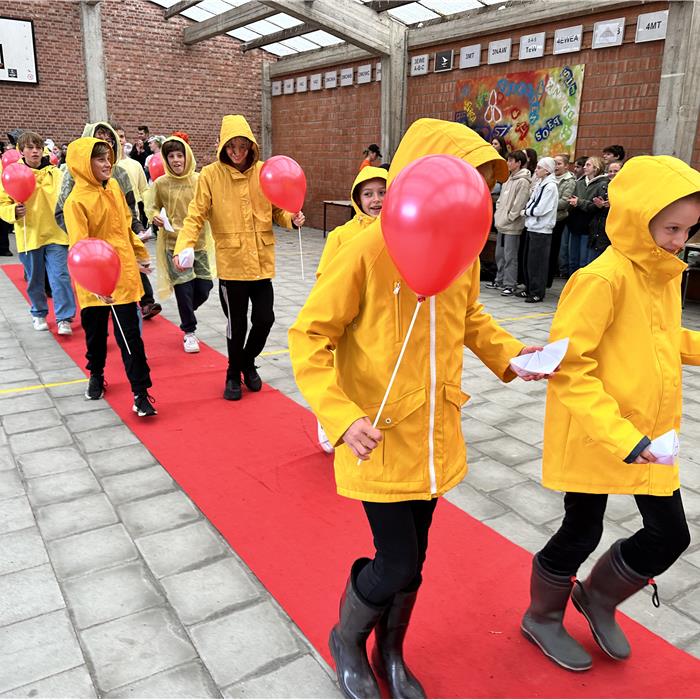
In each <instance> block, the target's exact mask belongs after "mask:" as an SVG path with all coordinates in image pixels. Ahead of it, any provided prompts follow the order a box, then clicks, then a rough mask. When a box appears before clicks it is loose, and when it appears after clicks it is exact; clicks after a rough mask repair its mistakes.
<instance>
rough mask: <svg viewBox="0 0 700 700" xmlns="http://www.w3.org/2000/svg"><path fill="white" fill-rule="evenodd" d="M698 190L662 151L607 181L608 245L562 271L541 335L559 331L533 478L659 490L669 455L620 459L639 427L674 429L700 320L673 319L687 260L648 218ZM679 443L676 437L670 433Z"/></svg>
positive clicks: (588, 488) (669, 477)
mask: <svg viewBox="0 0 700 700" xmlns="http://www.w3.org/2000/svg"><path fill="white" fill-rule="evenodd" d="M698 191H700V173H698V172H697V171H696V170H694V169H693V168H691V167H690V166H688V165H686V164H685V163H683V162H682V161H680V160H678V159H676V158H672V157H671V156H639V157H637V158H632V159H631V160H629V161H628V162H627V163H626V164H625V167H624V168H623V169H622V170H621V171H620V173H619V174H618V175H617V176H616V177H615V179H614V180H612V182H611V183H610V187H609V189H608V196H609V199H610V213H609V214H608V220H607V225H606V232H607V234H608V237H609V238H610V241H611V245H610V246H609V247H608V248H607V249H606V250H605V252H604V253H603V254H602V255H601V256H600V257H599V258H597V259H596V260H594V261H593V262H592V263H591V264H590V265H587V266H586V267H585V268H582V269H580V270H578V271H577V272H576V273H575V274H574V275H573V276H572V277H571V279H570V280H569V282H568V283H567V285H566V287H565V288H564V291H563V293H562V295H561V298H560V300H559V306H558V308H557V312H556V315H555V317H554V321H553V323H552V329H551V334H550V337H551V339H552V340H557V339H560V338H565V337H568V338H569V349H568V352H567V354H566V357H565V359H564V361H563V362H562V365H561V369H560V371H559V372H558V373H557V374H555V375H554V376H553V377H552V378H551V379H550V380H549V386H548V389H547V409H546V417H545V435H544V454H543V476H542V483H543V484H544V486H546V487H548V488H550V489H555V490H558V491H576V492H581V493H624V494H648V495H653V496H670V495H671V494H672V493H673V492H674V491H675V490H676V489H677V488H679V474H678V464H677V463H676V464H675V465H673V466H671V465H664V464H626V463H625V461H624V460H625V459H626V458H627V457H628V456H629V455H630V453H631V452H632V451H633V450H634V449H635V447H637V445H638V444H639V443H640V442H641V440H642V439H643V438H644V437H647V438H649V439H652V440H653V439H654V438H657V437H659V436H660V435H662V434H663V433H665V432H667V431H669V430H672V429H674V430H676V431H678V430H679V429H680V422H681V365H682V364H689V365H700V332H698V331H690V330H687V329H685V328H682V326H681V297H680V285H681V275H682V272H683V270H684V269H685V268H686V265H685V263H683V262H681V260H679V259H678V258H677V257H676V256H675V255H672V254H671V253H668V252H667V251H665V250H663V249H662V248H660V247H658V246H657V245H656V243H655V242H654V239H653V237H652V235H651V233H650V231H649V222H650V221H651V219H652V218H653V217H654V216H656V214H658V213H659V212H660V211H661V210H662V209H663V208H664V207H666V206H668V205H669V204H671V203H672V202H674V201H676V200H678V199H681V198H682V197H685V196H687V195H690V194H693V193H694V192H698ZM681 447H682V440H681Z"/></svg>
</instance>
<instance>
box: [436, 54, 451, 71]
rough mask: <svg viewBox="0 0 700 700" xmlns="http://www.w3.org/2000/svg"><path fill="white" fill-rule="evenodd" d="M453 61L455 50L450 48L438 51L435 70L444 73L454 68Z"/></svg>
mask: <svg viewBox="0 0 700 700" xmlns="http://www.w3.org/2000/svg"><path fill="white" fill-rule="evenodd" d="M453 61H454V51H453V50H452V49H448V50H445V51H436V52H435V63H434V65H433V70H434V71H435V72H436V73H443V72H444V71H448V70H452V63H453Z"/></svg>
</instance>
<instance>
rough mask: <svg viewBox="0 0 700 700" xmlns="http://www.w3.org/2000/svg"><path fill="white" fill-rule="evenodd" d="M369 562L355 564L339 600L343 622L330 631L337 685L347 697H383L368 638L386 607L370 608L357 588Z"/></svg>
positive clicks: (364, 560)
mask: <svg viewBox="0 0 700 700" xmlns="http://www.w3.org/2000/svg"><path fill="white" fill-rule="evenodd" d="M369 561H370V560H369V559H358V560H357V561H356V562H355V563H354V564H353V565H352V570H351V572H350V578H349V579H348V582H347V585H346V586H345V592H344V593H343V596H342V598H341V599H340V619H339V621H338V624H337V625H336V626H335V627H334V628H333V629H332V630H331V635H330V639H329V641H328V646H329V647H330V650H331V655H332V656H333V660H334V661H335V670H336V674H337V676H338V684H339V685H340V690H341V691H342V693H343V695H344V696H345V697H346V698H379V697H381V695H380V693H379V686H378V685H377V679H376V678H375V677H374V673H373V672H372V669H371V667H370V665H369V660H368V659H367V637H369V635H370V632H371V631H372V630H373V629H374V628H375V626H376V624H377V622H378V621H379V618H380V617H381V616H382V613H383V612H384V610H385V609H386V607H387V606H386V605H383V606H375V605H370V604H369V603H367V602H366V601H364V600H363V599H362V598H361V597H360V595H359V593H358V592H357V590H356V588H355V581H356V579H357V574H358V573H359V572H360V570H361V569H362V568H363V567H364V566H366V565H367V564H368V563H369Z"/></svg>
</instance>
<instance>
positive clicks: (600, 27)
mask: <svg viewBox="0 0 700 700" xmlns="http://www.w3.org/2000/svg"><path fill="white" fill-rule="evenodd" d="M624 38H625V18H624V17H619V18H618V19H606V20H605V21H603V22H596V23H595V24H594V25H593V45H592V47H591V48H594V49H605V48H608V47H609V46H620V45H621V44H622V40H623V39H624Z"/></svg>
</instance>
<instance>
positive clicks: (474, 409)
mask: <svg viewBox="0 0 700 700" xmlns="http://www.w3.org/2000/svg"><path fill="white" fill-rule="evenodd" d="M463 415H464V416H466V417H467V418H470V417H471V418H478V419H479V420H480V421H483V422H484V423H488V424H489V425H494V426H495V425H501V424H502V423H504V422H506V421H509V420H513V415H514V413H513V411H512V409H510V408H508V407H507V406H499V405H497V404H495V403H491V401H482V402H481V403H480V404H478V406H476V405H474V406H472V403H471V401H470V402H469V403H468V404H467V405H466V406H465V408H464V409H463ZM516 415H517V414H516Z"/></svg>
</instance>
